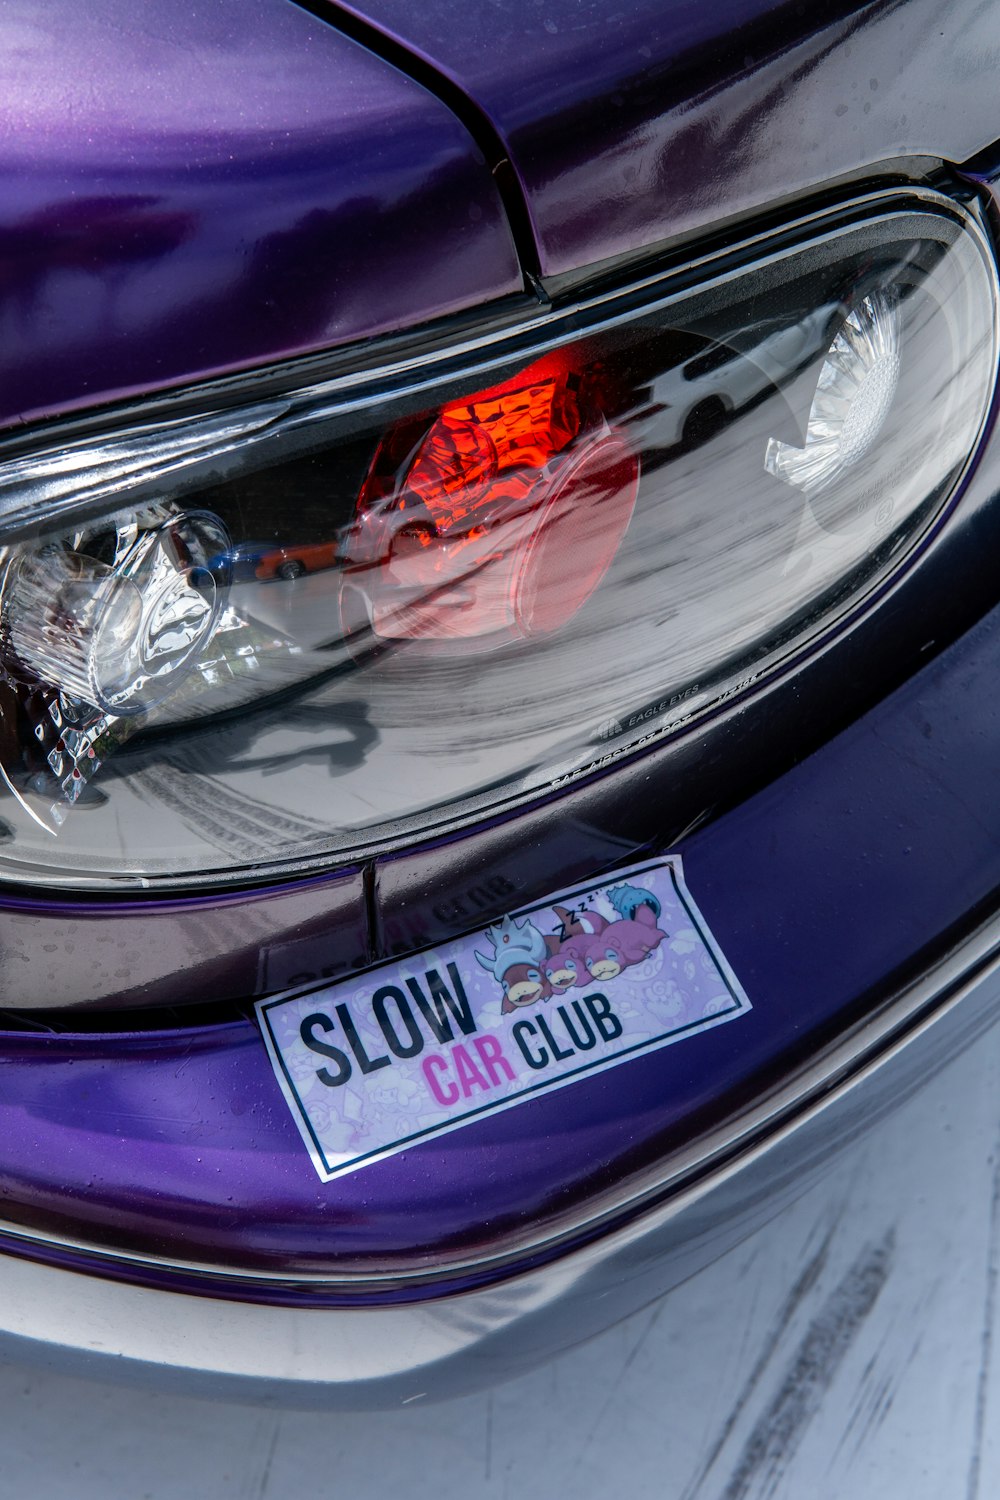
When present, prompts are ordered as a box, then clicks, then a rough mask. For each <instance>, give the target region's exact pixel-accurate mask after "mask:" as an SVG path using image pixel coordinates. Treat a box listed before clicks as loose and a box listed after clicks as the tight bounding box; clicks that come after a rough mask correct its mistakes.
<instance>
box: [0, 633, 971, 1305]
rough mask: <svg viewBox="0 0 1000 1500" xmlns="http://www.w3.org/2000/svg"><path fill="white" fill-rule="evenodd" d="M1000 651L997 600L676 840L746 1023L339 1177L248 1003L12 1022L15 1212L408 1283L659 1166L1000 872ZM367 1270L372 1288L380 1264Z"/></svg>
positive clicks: (3, 1090)
mask: <svg viewBox="0 0 1000 1500" xmlns="http://www.w3.org/2000/svg"><path fill="white" fill-rule="evenodd" d="M998 654H1000V612H997V611H994V613H993V614H992V615H990V616H988V617H987V619H986V620H985V621H983V622H982V624H981V625H979V626H978V627H976V628H975V629H974V630H973V631H972V632H970V633H969V635H968V636H966V637H965V638H964V639H963V640H962V641H961V642H959V643H958V644H957V645H956V646H954V647H952V648H951V650H950V651H949V652H947V653H945V654H944V655H942V656H941V657H940V658H938V660H936V661H935V662H934V663H932V664H931V665H930V666H929V667H927V668H926V669H925V670H924V671H923V672H922V673H920V674H918V675H917V676H916V677H915V678H913V679H912V680H911V681H910V682H909V683H907V684H906V685H905V686H904V687H902V688H900V689H899V690H898V691H897V692H896V693H895V694H894V695H893V696H892V697H891V698H889V699H887V700H886V701H885V702H884V703H883V704H881V705H880V706H879V707H877V708H876V709H874V710H873V711H872V712H871V713H870V714H869V715H867V716H866V717H864V718H862V719H861V720H859V721H858V722H857V723H856V724H855V725H854V726H853V727H852V728H850V729H848V730H847V731H845V732H844V733H843V734H841V735H840V736H839V737H838V738H837V739H835V740H833V741H832V742H831V743H830V744H829V745H827V746H826V747H825V748H824V749H823V750H821V751H819V752H818V753H817V754H815V755H813V756H812V757H810V758H809V759H808V760H806V761H805V762H803V763H802V764H801V765H800V766H799V767H797V768H796V769H795V770H794V771H792V772H791V773H789V774H788V775H787V776H785V777H783V778H781V779H780V780H779V781H777V782H776V783H775V784H774V785H773V786H771V787H769V788H767V789H765V790H764V791H763V792H761V793H759V794H758V795H757V796H756V797H754V798H752V799H751V800H750V801H749V802H747V803H744V804H743V805H742V806H740V807H738V808H737V809H735V810H734V811H733V812H731V813H730V814H728V815H727V816H725V817H722V818H720V819H718V820H717V821H716V822H715V823H713V824H712V826H711V827H709V828H707V829H705V830H704V831H703V832H701V833H699V834H697V835H695V836H693V837H691V838H690V839H688V840H686V841H684V842H683V843H682V845H681V848H682V852H683V855H684V859H685V869H686V874H687V878H688V881H689V883H690V886H691V888H692V891H693V892H694V893H695V895H696V897H697V899H698V901H699V904H700V905H701V907H702V909H703V911H704V914H705V916H706V918H707V919H708V921H709V923H710V925H711V927H712V929H713V931H714V932H715V934H716V936H717V937H718V939H719V941H720V943H721V946H722V949H723V951H724V952H725V954H726V956H727V957H728V958H729V960H730V961H731V963H732V964H733V967H734V969H735V971H736V973H737V974H738V975H739V977H740V979H741V981H742V982H743V983H744V984H745V986H746V989H747V991H748V993H749V994H750V996H751V999H752V1000H753V1001H754V1004H755V1009H754V1011H753V1015H752V1018H751V1019H749V1020H748V1021H747V1022H746V1023H745V1024H744V1025H741V1026H740V1027H720V1028H718V1029H717V1030H715V1031H710V1032H707V1033H704V1034H702V1035H701V1036H699V1037H696V1038H692V1039H691V1040H689V1041H688V1042H686V1043H685V1044H684V1045H683V1046H682V1047H675V1048H668V1049H666V1050H665V1051H662V1052H659V1053H655V1054H651V1055H649V1056H647V1057H646V1058H643V1059H639V1060H636V1061H633V1062H631V1063H629V1064H627V1065H624V1066H622V1067H619V1068H616V1069H613V1070H611V1071H610V1072H608V1073H605V1074H602V1075H600V1076H599V1077H596V1078H593V1079H590V1080H581V1081H580V1082H578V1083H576V1084H574V1086H573V1087H572V1088H570V1089H567V1090H564V1091H562V1092H561V1093H559V1094H557V1095H550V1096H546V1097H542V1098H540V1099H536V1100H534V1101H533V1102H531V1103H528V1104H525V1105H523V1106H521V1107H520V1108H518V1109H516V1110H513V1111H510V1112H508V1113H506V1114H503V1115H499V1116H496V1117H493V1118H489V1119H485V1120H483V1121H481V1122H478V1123H476V1124H472V1125H469V1126H467V1127H465V1128H463V1129H462V1130H460V1131H458V1132H456V1133H455V1134H452V1135H450V1136H447V1137H445V1138H443V1139H441V1140H437V1141H433V1142H428V1143H425V1144H423V1145H421V1146H419V1147H416V1148H414V1149H412V1150H410V1151H407V1152H406V1153H405V1154H403V1155H401V1156H398V1157H394V1158H391V1159H389V1160H387V1161H383V1162H380V1163H377V1164H375V1165H373V1166H370V1167H367V1168H365V1169H364V1170H363V1171H360V1172H358V1173H356V1174H355V1175H353V1176H350V1177H347V1178H344V1179H341V1180H339V1181H337V1182H336V1183H333V1184H330V1185H327V1186H323V1185H321V1184H318V1183H317V1180H316V1177H315V1174H314V1172H313V1169H312V1166H311V1164H310V1162H309V1159H308V1156H307V1154H306V1152H305V1150H304V1148H303V1146H302V1143H301V1140H300V1139H299V1136H298V1133H297V1131H296V1129H295V1127H294V1125H293V1123H292V1119H291V1116H290V1114H289V1112H288V1110H287V1107H286V1106H285V1103H284V1100H283V1099H282V1097H281V1094H280V1091H279V1089H278V1086H277V1084H276V1082H275V1079H274V1076H273V1074H272V1072H271V1070H270V1067H269V1064H268V1062H267V1060H266V1057H265V1055H264V1049H263V1047H262V1045H261V1042H260V1039H259V1037H258V1035H257V1032H256V1029H255V1027H254V1026H253V1025H252V1024H251V1023H250V1022H245V1021H235V1022H233V1023H231V1024H227V1025H222V1026H216V1027H192V1028H186V1029H182V1030H176V1031H170V1032H158V1033H146V1034H134V1035H127V1034H126V1035H117V1036H116V1035H105V1036H100V1037H97V1036H92V1035H78V1036H69V1035H62V1036H58V1035H45V1036H29V1035H24V1034H20V1035H18V1034H13V1033H11V1034H7V1035H5V1036H4V1038H3V1059H2V1062H0V1081H2V1087H0V1195H2V1201H3V1217H4V1218H5V1219H6V1220H7V1222H8V1223H13V1224H19V1225H21V1226H23V1227H24V1228H25V1229H28V1230H30V1231H33V1232H35V1233H41V1234H44V1233H52V1234H62V1235H65V1236H67V1237H70V1238H73V1237H79V1238H81V1239H83V1240H84V1241H86V1242H89V1243H91V1244H92V1245H94V1246H98V1247H100V1246H104V1247H107V1248H108V1249H109V1250H111V1252H112V1253H113V1251H114V1249H115V1248H118V1249H121V1250H125V1251H133V1252H139V1253H145V1254H147V1255H152V1256H166V1257H170V1256H174V1257H177V1258H179V1259H181V1260H187V1259H190V1260H193V1261H196V1262H203V1263H205V1264H207V1265H209V1266H215V1267H217V1268H224V1269H229V1270H230V1271H232V1272H233V1273H235V1276H236V1279H235V1280H234V1281H233V1283H232V1285H231V1286H230V1287H229V1289H228V1293H227V1290H226V1286H225V1284H224V1283H220V1284H218V1285H217V1286H216V1291H217V1293H219V1294H223V1295H226V1294H228V1295H235V1296H242V1295H254V1296H259V1295H261V1293H260V1290H258V1291H257V1292H252V1291H250V1290H248V1289H246V1288H245V1287H241V1286H240V1284H239V1280H238V1277H239V1273H240V1272H241V1271H242V1272H257V1273H260V1274H265V1275H266V1274H268V1273H271V1274H275V1273H277V1274H283V1275H286V1276H292V1277H294V1276H295V1275H296V1274H301V1275H311V1276H316V1275H319V1276H323V1277H328V1278H329V1279H330V1280H331V1281H336V1279H337V1277H338V1275H343V1274H344V1273H350V1274H352V1275H356V1276H360V1277H362V1278H364V1277H365V1275H366V1273H367V1274H368V1275H370V1276H377V1275H379V1274H383V1273H385V1272H387V1271H390V1270H392V1269H394V1268H395V1269H402V1270H405V1271H406V1272H407V1273H409V1275H410V1276H412V1277H414V1278H416V1280H417V1282H419V1280H420V1279H421V1277H424V1276H428V1275H430V1274H432V1273H433V1272H434V1271H435V1270H436V1269H439V1268H440V1269H443V1270H445V1272H446V1273H447V1267H448V1265H449V1262H452V1263H454V1261H455V1260H458V1261H461V1260H463V1259H466V1258H468V1257H472V1258H474V1257H475V1255H476V1254H477V1253H478V1252H480V1251H482V1250H483V1249H484V1248H485V1247H487V1246H488V1248H489V1250H490V1251H491V1252H494V1253H495V1252H497V1251H502V1250H504V1249H505V1248H509V1249H511V1250H512V1251H513V1252H514V1253H515V1255H516V1253H517V1248H518V1246H519V1245H521V1246H524V1247H528V1246H530V1245H531V1244H532V1243H533V1242H534V1241H535V1239H536V1236H537V1235H538V1233H539V1232H540V1231H541V1230H544V1229H552V1228H558V1227H559V1225H560V1224H561V1223H563V1222H564V1220H565V1219H568V1220H569V1221H570V1222H572V1220H573V1219H574V1217H576V1218H580V1217H583V1216H584V1214H583V1211H584V1209H585V1208H588V1207H593V1206H594V1205H595V1204H596V1205H599V1204H600V1203H601V1202H602V1200H604V1201H607V1195H609V1194H610V1195H612V1196H614V1195H617V1194H619V1193H620V1192H621V1191H622V1188H623V1186H627V1185H630V1184H631V1185H636V1184H638V1183H640V1182H643V1181H645V1180H648V1179H649V1177H650V1175H651V1174H652V1175H653V1177H654V1178H655V1174H656V1172H657V1171H658V1170H659V1168H660V1166H661V1164H662V1163H664V1162H666V1161H669V1159H670V1157H671V1153H672V1152H674V1151H675V1150H677V1148H678V1147H679V1146H680V1145H681V1144H682V1143H683V1142H685V1141H688V1140H690V1139H691V1138H692V1137H696V1136H697V1135H698V1134H699V1133H700V1132H703V1131H705V1130H707V1129H709V1128H711V1127H712V1126H713V1125H716V1124H718V1123H720V1122H722V1121H724V1120H725V1119H726V1118H731V1117H733V1115H734V1114H735V1113H736V1112H737V1111H738V1110H739V1109H740V1108H741V1107H742V1106H744V1104H745V1103H746V1101H747V1100H749V1099H751V1098H755V1097H759V1096H760V1094H761V1092H762V1091H763V1090H764V1089H766V1087H767V1086H768V1084H769V1083H770V1082H773V1081H774V1079H775V1078H776V1077H778V1076H779V1075H786V1074H787V1073H788V1072H789V1071H790V1070H792V1069H794V1068H795V1067H796V1066H797V1065H799V1064H800V1063H802V1062H803V1061H804V1059H805V1058H806V1057H808V1056H809V1055H810V1054H812V1053H814V1052H815V1050H816V1048H817V1047H819V1046H821V1045H822V1044H823V1043H824V1042H826V1041H827V1040H829V1039H831V1038H832V1037H833V1036H834V1035H835V1034H837V1033H839V1032H840V1031H842V1029H843V1028H844V1027H845V1026H847V1025H849V1024H851V1023H852V1022H854V1021H855V1020H857V1019H859V1018H860V1017H861V1016H863V1015H865V1014H866V1013H868V1012H869V1011H870V1009H871V1007H872V1005H873V1004H874V1003H877V999H878V996H879V995H880V994H881V993H883V992H884V991H885V989H886V988H887V987H888V986H890V985H891V983H892V981H893V977H894V976H898V975H899V973H900V972H905V971H906V970H907V969H908V968H909V966H910V965H912V962H913V958H914V955H916V954H921V953H923V954H926V953H927V952H928V951H929V950H931V949H933V946H934V945H935V943H936V942H940V941H941V940H942V939H943V938H945V937H946V936H947V935H948V933H949V931H950V930H952V929H953V928H954V927H955V926H956V925H961V924H962V923H963V922H964V921H965V919H966V914H967V913H969V912H970V911H973V910H974V909H975V908H976V907H977V905H978V904H979V903H981V902H984V901H986V900H988V899H989V898H990V896H991V895H992V893H993V891H995V889H996V886H997V882H998V877H1000V856H998V849H1000V807H998V804H997V802H996V799H995V798H994V797H992V795H991V791H992V786H993V781H994V779H995V765H996V760H997V756H998V755H1000V709H998V707H997V703H996V695H995V694H994V693H993V691H992V684H993V682H994V681H995V677H996V673H997V670H998ZM915 810H919V812H917V813H915ZM943 874H944V877H946V878H943ZM873 912H879V913H882V914H883V915H882V917H881V919H880V920H879V921H877V922H873V921H872V920H871V914H872V913H873ZM541 1143H544V1149H542V1148H541ZM484 1225H488V1226H489V1228H488V1231H484ZM22 1250H23V1251H26V1252H27V1253H31V1251H30V1247H27V1246H22ZM522 1254H523V1255H524V1257H525V1259H526V1260H527V1259H530V1258H531V1251H530V1250H529V1249H527V1248H525V1249H524V1250H523V1251H522ZM80 1263H81V1264H84V1265H85V1264H86V1263H87V1262H86V1259H85V1258H81V1261H80ZM122 1274H132V1275H137V1276H138V1277H139V1278H140V1279H143V1278H146V1279H151V1280H153V1281H154V1282H155V1281H157V1280H159V1281H160V1282H161V1283H162V1281H163V1275H164V1273H163V1271H162V1269H161V1270H159V1271H157V1270H155V1269H154V1270H152V1271H144V1270H141V1269H136V1270H135V1271H133V1272H131V1273H129V1272H127V1271H123V1272H122ZM471 1279H472V1280H475V1279H477V1278H476V1277H475V1276H473V1277H472V1278H471ZM454 1285H455V1280H454V1278H452V1281H451V1287H452V1289H453V1288H454ZM358 1291H359V1294H360V1295H362V1296H363V1297H364V1298H365V1299H367V1300H372V1299H373V1298H374V1299H375V1300H378V1298H379V1295H380V1294H379V1293H378V1291H377V1290H375V1289H373V1287H372V1285H371V1283H368V1284H367V1285H362V1286H361V1287H359V1288H358ZM411 1291H412V1288H411ZM404 1294H405V1293H404ZM309 1295H310V1294H309V1292H308V1289H305V1288H299V1289H298V1290H296V1288H295V1287H294V1285H289V1286H286V1287H285V1288H283V1289H281V1290H280V1291H279V1292H278V1293H276V1296H277V1298H278V1300H292V1299H294V1298H295V1297H296V1296H303V1297H308V1296H309ZM313 1295H315V1296H317V1298H318V1300H320V1301H323V1300H331V1299H332V1300H335V1301H336V1300H343V1299H344V1297H345V1296H347V1297H349V1296H350V1293H349V1290H348V1289H346V1288H344V1287H343V1286H342V1287H341V1288H339V1289H336V1290H334V1289H331V1288H327V1289H326V1290H323V1289H318V1290H317V1291H316V1292H315V1293H314V1294H313ZM392 1295H395V1293H393V1292H391V1291H385V1292H383V1293H381V1296H382V1297H383V1298H385V1299H388V1298H389V1297H391V1296H392Z"/></svg>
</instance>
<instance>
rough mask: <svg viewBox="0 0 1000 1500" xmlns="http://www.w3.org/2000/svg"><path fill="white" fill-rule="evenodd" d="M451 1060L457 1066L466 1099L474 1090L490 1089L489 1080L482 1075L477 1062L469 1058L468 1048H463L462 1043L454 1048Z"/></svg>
mask: <svg viewBox="0 0 1000 1500" xmlns="http://www.w3.org/2000/svg"><path fill="white" fill-rule="evenodd" d="M451 1060H452V1062H453V1063H454V1065H455V1072H456V1073H457V1074H458V1081H459V1083H460V1084H461V1085H462V1093H463V1094H464V1095H465V1097H466V1099H468V1097H469V1095H470V1094H471V1093H472V1090H473V1089H474V1088H475V1089H488V1088H489V1086H490V1085H489V1082H488V1080H487V1079H486V1078H485V1077H484V1076H483V1074H482V1073H480V1071H479V1069H478V1067H477V1066H476V1064H475V1062H474V1061H473V1059H472V1058H471V1057H470V1056H469V1052H468V1048H467V1047H463V1046H462V1043H461V1042H459V1044H458V1046H457V1047H452V1049H451Z"/></svg>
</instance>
